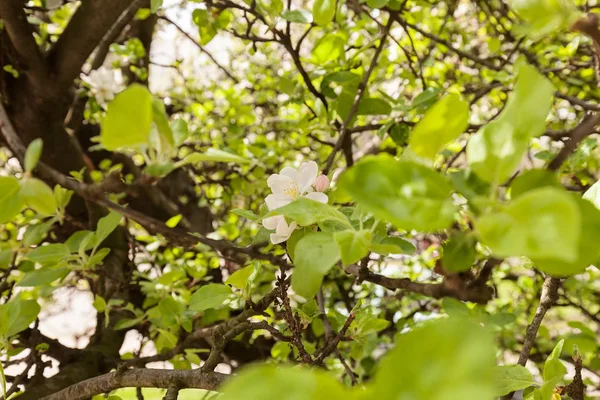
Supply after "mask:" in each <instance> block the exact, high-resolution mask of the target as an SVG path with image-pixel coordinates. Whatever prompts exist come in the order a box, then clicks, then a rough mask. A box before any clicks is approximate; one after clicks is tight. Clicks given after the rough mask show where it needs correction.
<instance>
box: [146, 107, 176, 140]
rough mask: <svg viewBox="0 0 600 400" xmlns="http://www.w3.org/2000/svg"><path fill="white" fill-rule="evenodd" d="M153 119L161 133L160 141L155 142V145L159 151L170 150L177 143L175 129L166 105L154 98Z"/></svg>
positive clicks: (159, 133)
mask: <svg viewBox="0 0 600 400" xmlns="http://www.w3.org/2000/svg"><path fill="white" fill-rule="evenodd" d="M152 120H153V122H154V124H155V126H156V129H157V131H158V135H159V138H158V143H156V144H154V145H153V147H154V148H155V149H156V150H157V151H168V150H170V149H171V148H172V147H173V146H174V145H175V139H173V131H172V130H171V125H170V124H169V117H168V116H167V112H166V111H165V105H164V104H163V102H162V101H160V100H158V99H152ZM151 137H152V136H151ZM159 146H160V147H159Z"/></svg>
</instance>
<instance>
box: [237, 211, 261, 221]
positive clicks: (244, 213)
mask: <svg viewBox="0 0 600 400" xmlns="http://www.w3.org/2000/svg"><path fill="white" fill-rule="evenodd" d="M231 212H232V213H233V214H236V215H239V216H240V217H244V218H246V219H248V220H250V221H255V222H258V221H260V217H259V216H258V215H256V214H255V213H253V212H252V211H250V210H243V209H241V208H234V209H233V210H231Z"/></svg>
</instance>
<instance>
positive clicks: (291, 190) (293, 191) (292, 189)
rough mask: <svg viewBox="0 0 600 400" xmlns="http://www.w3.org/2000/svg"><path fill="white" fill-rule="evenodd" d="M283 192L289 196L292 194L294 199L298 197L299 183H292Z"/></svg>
mask: <svg viewBox="0 0 600 400" xmlns="http://www.w3.org/2000/svg"><path fill="white" fill-rule="evenodd" d="M283 193H285V194H287V195H288V196H292V198H293V199H296V197H298V184H297V183H296V182H294V183H292V184H291V185H290V186H289V187H288V188H287V189H285V190H284V191H283Z"/></svg>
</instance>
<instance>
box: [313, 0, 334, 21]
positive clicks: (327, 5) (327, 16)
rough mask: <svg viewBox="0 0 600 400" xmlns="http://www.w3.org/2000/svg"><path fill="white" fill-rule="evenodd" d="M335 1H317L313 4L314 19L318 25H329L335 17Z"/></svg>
mask: <svg viewBox="0 0 600 400" xmlns="http://www.w3.org/2000/svg"><path fill="white" fill-rule="evenodd" d="M335 5H336V1H335V0H315V2H314V3H313V9H312V12H313V18H314V20H315V23H316V24H317V25H327V24H328V23H330V22H331V21H332V20H333V16H334V15H335Z"/></svg>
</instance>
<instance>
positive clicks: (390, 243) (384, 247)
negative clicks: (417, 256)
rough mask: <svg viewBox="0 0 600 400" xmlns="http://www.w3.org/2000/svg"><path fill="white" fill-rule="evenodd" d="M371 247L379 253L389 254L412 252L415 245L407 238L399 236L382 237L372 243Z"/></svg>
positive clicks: (414, 249)
mask: <svg viewBox="0 0 600 400" xmlns="http://www.w3.org/2000/svg"><path fill="white" fill-rule="evenodd" d="M371 249H372V250H373V251H374V252H375V253H377V254H381V255H384V256H385V255H390V254H413V253H414V252H415V251H416V248H415V246H414V245H413V244H412V243H410V242H409V241H407V240H404V239H402V238H399V237H392V236H389V237H384V238H383V239H381V240H380V241H379V242H377V243H373V245H372V246H371Z"/></svg>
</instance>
